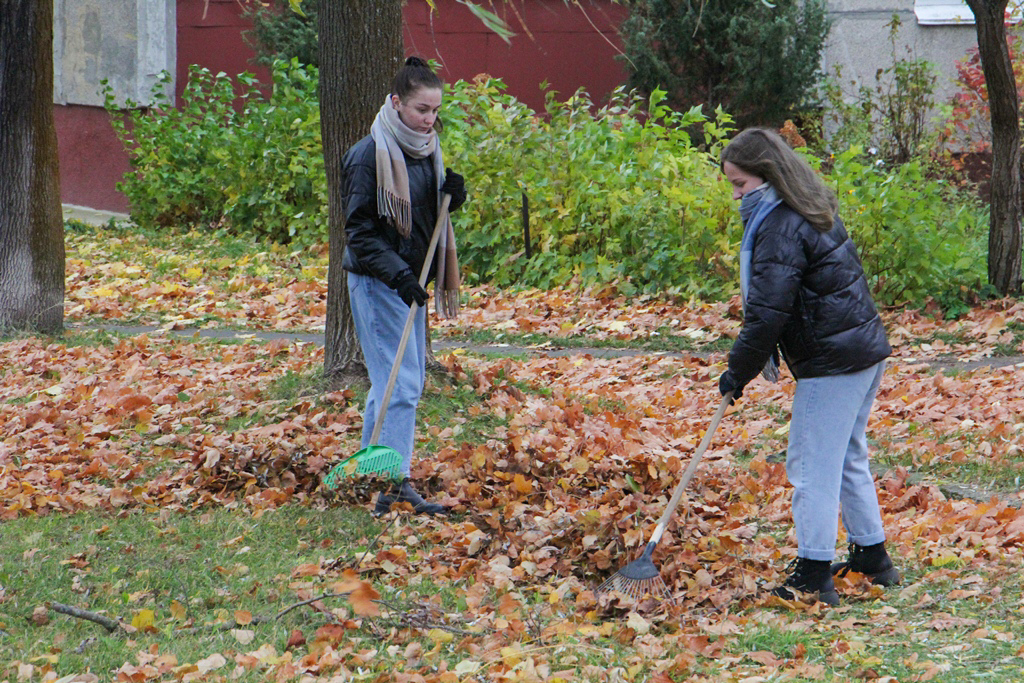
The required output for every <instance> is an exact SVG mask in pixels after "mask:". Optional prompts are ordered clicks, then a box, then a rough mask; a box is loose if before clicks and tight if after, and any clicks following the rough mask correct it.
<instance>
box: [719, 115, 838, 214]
mask: <svg viewBox="0 0 1024 683" xmlns="http://www.w3.org/2000/svg"><path fill="white" fill-rule="evenodd" d="M727 161H728V162H730V163H732V164H735V165H736V166H737V167H739V168H740V169H741V170H743V171H745V172H747V173H749V174H751V175H753V176H757V177H758V178H762V179H763V180H765V181H766V182H768V183H770V184H771V186H772V187H774V188H775V191H776V192H778V193H779V197H780V198H781V199H782V200H783V201H784V202H786V204H788V205H789V206H790V208H791V209H793V210H794V211H796V212H797V213H798V214H800V215H801V216H803V217H804V218H806V219H807V222H808V223H810V224H811V225H813V226H814V227H815V228H816V229H818V230H820V231H822V232H828V231H829V230H831V229H832V224H833V222H834V220H835V215H836V211H838V210H839V202H838V201H837V200H836V195H835V193H834V192H832V190H830V189H829V188H828V186H827V185H825V183H824V182H822V180H821V177H820V176H819V175H818V174H817V173H816V172H815V171H814V169H813V168H811V165H810V164H808V163H807V161H805V160H804V159H803V158H802V157H801V156H800V155H799V154H797V153H796V152H794V151H793V149H792V148H791V147H790V146H789V145H788V144H786V141H785V140H783V139H782V136H781V135H779V134H778V133H776V132H775V131H772V130H768V129H765V128H747V129H746V130H744V131H742V132H741V133H740V134H739V135H737V136H736V137H734V138H733V139H732V141H731V142H730V143H729V144H728V145H727V146H726V148H725V149H724V150H722V164H723V165H724V164H725V162H727Z"/></svg>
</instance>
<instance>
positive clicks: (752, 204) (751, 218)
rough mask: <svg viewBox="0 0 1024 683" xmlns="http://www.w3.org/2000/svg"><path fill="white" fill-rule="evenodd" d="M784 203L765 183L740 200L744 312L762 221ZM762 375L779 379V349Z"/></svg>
mask: <svg viewBox="0 0 1024 683" xmlns="http://www.w3.org/2000/svg"><path fill="white" fill-rule="evenodd" d="M781 203H782V200H781V199H779V195H778V194H777V193H776V192H775V188H774V187H772V186H771V185H769V184H768V183H764V184H762V185H759V186H757V187H756V188H754V189H753V190H751V191H750V192H748V193H746V194H745V195H743V199H742V201H740V218H742V219H743V239H742V240H741V241H740V294H741V295H742V298H743V312H744V315H746V310H747V292H748V291H749V290H750V263H751V259H752V257H753V255H754V241H755V239H756V238H757V230H758V228H760V227H761V223H763V222H764V219H765V218H766V217H767V216H768V214H770V213H771V212H772V210H773V209H774V208H775V207H776V206H778V205H779V204H781ZM761 376H762V377H764V378H765V379H766V380H768V381H769V382H775V381H777V380H778V379H779V360H778V351H773V352H772V356H771V358H769V359H768V362H767V363H765V365H764V369H763V370H761Z"/></svg>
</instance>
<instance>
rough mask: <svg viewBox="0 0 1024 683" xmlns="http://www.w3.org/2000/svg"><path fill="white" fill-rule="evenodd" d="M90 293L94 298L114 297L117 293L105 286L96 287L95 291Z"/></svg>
mask: <svg viewBox="0 0 1024 683" xmlns="http://www.w3.org/2000/svg"><path fill="white" fill-rule="evenodd" d="M92 293H93V294H94V295H96V296H114V295H115V294H117V292H115V291H114V290H113V289H111V288H110V287H107V286H106V285H104V286H102V287H97V288H96V289H94V290H92Z"/></svg>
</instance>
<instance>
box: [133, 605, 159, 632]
mask: <svg viewBox="0 0 1024 683" xmlns="http://www.w3.org/2000/svg"><path fill="white" fill-rule="evenodd" d="M155 623H156V613H155V612H154V611H153V610H151V609H140V610H139V611H138V612H136V613H135V616H134V617H132V626H133V627H134V628H137V629H138V630H140V631H155V630H156V627H155V626H154V624H155Z"/></svg>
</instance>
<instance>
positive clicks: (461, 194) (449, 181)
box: [441, 168, 466, 211]
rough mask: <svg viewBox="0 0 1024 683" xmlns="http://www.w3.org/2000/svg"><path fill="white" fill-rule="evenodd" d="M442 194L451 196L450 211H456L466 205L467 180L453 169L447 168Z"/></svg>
mask: <svg viewBox="0 0 1024 683" xmlns="http://www.w3.org/2000/svg"><path fill="white" fill-rule="evenodd" d="M441 192H444V193H445V194H449V195H451V197H452V201H451V203H450V204H448V210H449V211H455V210H456V209H458V208H459V207H460V206H462V205H463V204H465V203H466V179H465V178H463V177H462V176H461V175H459V174H458V173H456V172H455V171H453V170H452V169H450V168H446V169H445V173H444V184H443V185H441Z"/></svg>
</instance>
